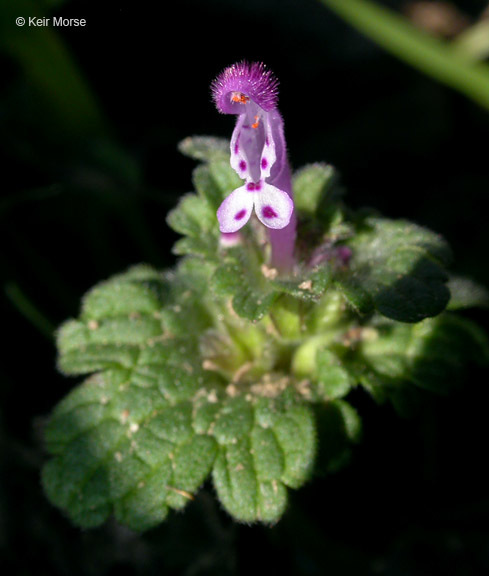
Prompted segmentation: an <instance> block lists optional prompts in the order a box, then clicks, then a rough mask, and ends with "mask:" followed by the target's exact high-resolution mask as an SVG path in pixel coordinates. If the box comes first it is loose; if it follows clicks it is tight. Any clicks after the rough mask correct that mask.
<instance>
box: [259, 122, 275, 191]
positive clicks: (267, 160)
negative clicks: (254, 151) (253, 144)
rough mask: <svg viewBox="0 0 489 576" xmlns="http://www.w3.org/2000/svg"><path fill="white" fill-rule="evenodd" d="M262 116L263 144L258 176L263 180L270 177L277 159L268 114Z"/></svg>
mask: <svg viewBox="0 0 489 576" xmlns="http://www.w3.org/2000/svg"><path fill="white" fill-rule="evenodd" d="M264 116H265V118H264V125H265V143H264V146H263V150H262V153H261V158H260V174H261V178H262V179H263V180H264V179H265V178H268V177H269V176H270V171H271V169H272V166H273V165H274V164H275V161H276V159H277V155H276V152H275V142H274V140H273V135H272V127H271V125H270V114H265V115H264Z"/></svg>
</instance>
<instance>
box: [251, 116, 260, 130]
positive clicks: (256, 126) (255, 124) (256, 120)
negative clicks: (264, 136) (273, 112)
mask: <svg viewBox="0 0 489 576" xmlns="http://www.w3.org/2000/svg"><path fill="white" fill-rule="evenodd" d="M259 125H260V117H259V116H258V115H256V116H255V121H254V122H253V124H252V125H251V127H252V128H254V129H255V130H256V129H257V128H258V126H259Z"/></svg>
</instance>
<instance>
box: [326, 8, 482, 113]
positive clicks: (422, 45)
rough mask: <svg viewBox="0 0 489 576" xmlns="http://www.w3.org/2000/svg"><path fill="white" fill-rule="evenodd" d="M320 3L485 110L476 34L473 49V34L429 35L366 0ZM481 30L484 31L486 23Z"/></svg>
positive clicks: (397, 55)
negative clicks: (443, 37) (450, 38)
mask: <svg viewBox="0 0 489 576" xmlns="http://www.w3.org/2000/svg"><path fill="white" fill-rule="evenodd" d="M321 2H322V3H323V4H324V5H325V6H327V7H328V8H330V9H331V10H333V11H334V12H335V13H336V14H337V15H338V16H340V17H341V18H343V19H344V20H345V21H346V22H348V23H349V24H351V25H352V26H354V27H355V28H356V29H357V30H358V31H360V32H361V33H363V34H365V35H366V36H368V37H369V38H370V39H371V40H373V41H374V42H376V43H377V44H379V46H381V47H382V48H384V49H385V50H387V51H388V52H390V53H391V54H392V55H394V56H396V57H397V58H399V59H400V60H403V61H404V62H406V63H407V64H410V65H411V66H413V67H414V68H417V69H418V70H420V71H421V72H424V73H425V74H427V75H428V76H431V77H432V78H434V79H436V80H438V81H439V82H442V83H444V84H446V85H447V86H450V87H451V88H454V89H455V90H458V91H459V92H461V93H462V94H464V95H465V96H468V97H469V98H471V99H472V100H474V101H475V102H477V103H478V104H480V105H481V106H483V107H485V108H488V109H489V66H488V65H486V64H484V63H481V62H476V61H474V59H476V58H477V57H479V58H480V57H481V55H482V54H481V49H482V48H481V43H480V37H479V41H478V43H477V46H478V48H477V51H475V49H472V50H471V49H470V46H468V38H470V37H472V41H474V40H473V39H474V36H475V35H474V34H472V35H471V34H469V32H468V31H467V32H465V33H464V35H465V38H466V40H465V41H463V40H462V37H461V38H460V40H459V41H454V42H448V41H443V40H439V39H437V38H434V37H432V36H430V35H429V34H428V33H426V32H423V31H422V30H420V29H418V28H416V27H415V26H414V25H412V24H411V23H410V22H409V21H408V20H407V19H406V18H404V17H403V16H401V15H400V14H397V13H395V12H393V11H392V10H389V9H387V8H384V7H382V6H380V5H379V4H376V3H375V2H370V1H369V0H321ZM485 31H486V32H488V27H487V25H486V27H485ZM482 38H483V39H484V38H485V37H484V35H483V36H482ZM486 44H487V42H486ZM486 48H487V46H486Z"/></svg>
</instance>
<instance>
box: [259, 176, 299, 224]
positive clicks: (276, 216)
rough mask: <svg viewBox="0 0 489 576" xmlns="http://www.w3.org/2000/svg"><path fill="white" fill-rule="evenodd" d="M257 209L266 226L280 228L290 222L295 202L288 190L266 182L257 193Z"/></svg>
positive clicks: (261, 220)
mask: <svg viewBox="0 0 489 576" xmlns="http://www.w3.org/2000/svg"><path fill="white" fill-rule="evenodd" d="M255 211H256V215H257V216H258V219H259V220H260V222H262V223H263V224H265V226H268V228H274V229H276V230H279V229H281V228H285V226H287V224H288V223H289V222H290V218H291V216H292V212H293V211H294V202H293V201H292V198H291V197H290V196H289V195H288V194H287V192H284V191H283V190H280V189H279V188H277V187H276V186H272V185H271V184H267V183H266V182H264V183H263V185H262V188H261V190H260V191H259V192H258V193H256V194H255Z"/></svg>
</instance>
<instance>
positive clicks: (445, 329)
mask: <svg viewBox="0 0 489 576" xmlns="http://www.w3.org/2000/svg"><path fill="white" fill-rule="evenodd" d="M374 326H375V328H374V331H373V332H371V333H370V335H369V337H368V338H365V339H363V340H362V341H361V343H360V345H359V348H358V352H359V357H357V359H358V361H359V365H360V366H361V370H359V371H358V372H357V374H356V375H357V377H358V379H359V380H360V382H361V383H362V384H363V385H366V388H367V389H369V390H370V391H371V392H373V395H374V397H376V396H377V395H378V394H379V393H380V396H379V397H378V399H379V400H382V399H383V398H384V399H385V398H389V397H390V398H391V399H394V398H395V400H396V403H397V404H398V405H399V406H400V404H402V399H403V397H407V401H408V403H411V404H412V401H413V395H416V392H415V391H414V392H412V391H411V390H410V389H412V388H413V386H414V387H416V388H419V389H423V390H428V391H431V392H434V393H437V394H447V393H449V392H450V391H451V390H453V389H454V387H456V386H458V385H459V384H460V378H461V375H462V374H463V368H464V367H465V366H466V365H467V363H474V364H488V363H489V338H488V337H487V334H486V333H485V332H484V331H483V330H482V329H481V328H479V327H478V326H477V325H476V324H475V323H474V322H472V321H470V320H468V319H466V318H462V317H459V316H456V315H454V314H452V313H448V312H447V313H445V314H442V315H440V316H438V317H436V318H427V319H425V320H423V321H422V322H419V323H418V324H398V323H395V322H391V321H389V320H379V322H378V323H376V324H375V325H374ZM357 368H358V365H357ZM353 370H355V368H353ZM372 388H373V389H372ZM375 389H376V390H375ZM382 396H383V398H382Z"/></svg>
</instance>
